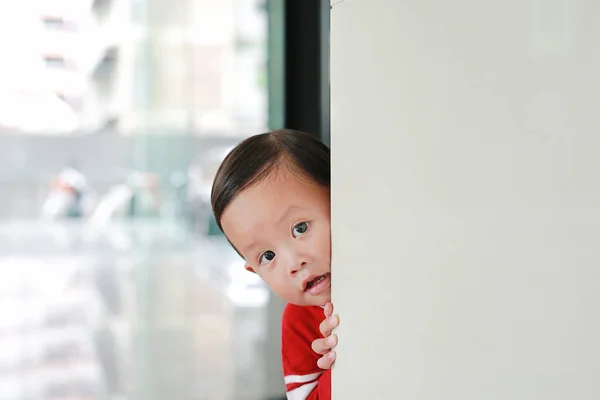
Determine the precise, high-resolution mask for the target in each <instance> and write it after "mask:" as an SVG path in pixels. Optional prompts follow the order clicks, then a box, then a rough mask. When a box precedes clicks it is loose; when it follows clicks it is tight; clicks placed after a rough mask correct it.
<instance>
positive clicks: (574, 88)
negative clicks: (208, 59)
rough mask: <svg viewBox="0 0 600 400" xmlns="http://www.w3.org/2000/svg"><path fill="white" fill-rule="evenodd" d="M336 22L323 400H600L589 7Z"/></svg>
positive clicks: (356, 3)
mask: <svg viewBox="0 0 600 400" xmlns="http://www.w3.org/2000/svg"><path fill="white" fill-rule="evenodd" d="M336 1H339V0H334V3H335V2H336ZM331 22H332V39H331V40H332V42H331V45H332V72H331V76H332V77H331V82H332V140H331V144H332V150H333V156H332V157H333V161H332V164H333V166H332V168H333V171H332V173H333V200H332V201H333V215H332V218H333V242H334V243H333V246H334V247H333V252H334V261H333V263H334V265H333V272H332V273H333V276H334V277H335V278H334V288H333V290H334V294H333V295H334V302H335V306H336V308H337V311H339V313H340V319H341V326H340V328H339V330H338V334H339V336H340V344H339V348H338V360H337V365H336V367H335V370H334V382H333V386H334V388H333V398H334V400H342V399H344V400H345V399H405V400H409V399H428V400H429V399H444V400H452V399H460V400H469V399H477V400H480V399H486V400H492V399H498V400H500V399H501V400H506V399H511V400H520V399H544V400H551V399H561V400H564V399H598V398H600V384H599V383H598V382H597V379H598V376H599V375H600V339H599V338H600V311H599V308H600V248H598V247H596V246H597V245H598V244H600V190H599V187H600V179H599V178H600V134H599V133H598V132H599V131H600V118H599V115H600V114H599V105H600V74H599V71H600V51H599V50H598V46H597V38H598V37H600V5H598V3H597V2H595V1H593V0H545V1H541V0H540V1H531V0H528V1H523V0H503V1H495V2H489V1H478V0H454V1H439V0H402V1H397V0H345V1H344V0H343V1H341V2H339V3H338V4H334V6H333V9H332V21H331Z"/></svg>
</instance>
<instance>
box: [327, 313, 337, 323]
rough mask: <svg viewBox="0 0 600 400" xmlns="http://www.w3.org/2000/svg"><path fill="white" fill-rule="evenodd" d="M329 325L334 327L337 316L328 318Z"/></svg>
mask: <svg viewBox="0 0 600 400" xmlns="http://www.w3.org/2000/svg"><path fill="white" fill-rule="evenodd" d="M329 323H330V324H334V325H335V324H336V323H337V316H336V315H334V316H332V317H329Z"/></svg>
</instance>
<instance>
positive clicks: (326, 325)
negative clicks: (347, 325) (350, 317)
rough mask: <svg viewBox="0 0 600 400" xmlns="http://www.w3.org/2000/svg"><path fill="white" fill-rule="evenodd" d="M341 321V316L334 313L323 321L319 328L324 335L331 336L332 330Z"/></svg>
mask: <svg viewBox="0 0 600 400" xmlns="http://www.w3.org/2000/svg"><path fill="white" fill-rule="evenodd" d="M339 323H340V318H339V317H338V316H337V315H332V316H331V317H329V318H326V319H325V320H324V321H323V322H321V325H319V330H320V331H321V334H322V335H323V336H329V335H331V331H332V330H333V329H334V328H335V327H337V326H338V324H339Z"/></svg>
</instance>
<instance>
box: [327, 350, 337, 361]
mask: <svg viewBox="0 0 600 400" xmlns="http://www.w3.org/2000/svg"><path fill="white" fill-rule="evenodd" d="M327 358H329V359H330V360H333V359H335V353H334V352H333V351H332V352H330V353H329V354H328V355H327Z"/></svg>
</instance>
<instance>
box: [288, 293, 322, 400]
mask: <svg viewBox="0 0 600 400" xmlns="http://www.w3.org/2000/svg"><path fill="white" fill-rule="evenodd" d="M324 320H325V313H324V311H323V308H322V307H318V306H308V307H300V306H295V305H293V304H288V305H286V307H285V310H284V311H283V318H282V329H281V335H282V338H281V356H282V361H283V375H284V376H285V386H286V392H287V398H288V400H330V399H331V370H322V369H321V368H319V367H318V366H317V360H318V359H319V358H321V355H320V354H317V353H315V352H314V351H313V350H312V348H311V345H312V342H313V340H315V339H317V338H322V337H323V335H321V332H320V331H319V325H320V324H321V322H323V321H324Z"/></svg>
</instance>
